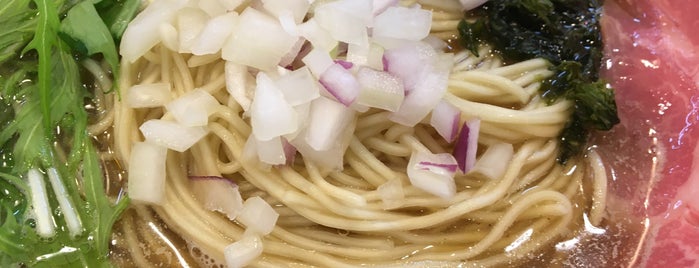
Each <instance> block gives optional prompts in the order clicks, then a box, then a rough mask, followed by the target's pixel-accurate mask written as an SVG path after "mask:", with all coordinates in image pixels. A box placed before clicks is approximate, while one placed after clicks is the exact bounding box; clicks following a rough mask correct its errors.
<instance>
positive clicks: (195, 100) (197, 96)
mask: <svg viewBox="0 0 699 268" xmlns="http://www.w3.org/2000/svg"><path fill="white" fill-rule="evenodd" d="M218 106H219V103H218V101H217V100H216V98H214V96H211V94H209V92H206V91H204V90H202V89H199V88H197V89H194V90H192V91H190V92H188V93H187V94H185V95H182V96H181V97H179V98H177V99H175V100H173V101H172V102H170V103H168V104H167V105H166V106H165V107H166V108H167V111H168V112H170V113H171V114H172V115H173V116H174V117H175V120H177V122H179V123H180V124H182V125H183V126H188V127H196V126H206V124H207V123H208V122H209V115H211V114H213V113H214V112H215V111H216V109H217V108H218Z"/></svg>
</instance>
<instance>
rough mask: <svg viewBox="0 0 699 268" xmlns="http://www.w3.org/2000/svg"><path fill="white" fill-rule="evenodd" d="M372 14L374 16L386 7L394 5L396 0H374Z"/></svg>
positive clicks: (396, 2)
mask: <svg viewBox="0 0 699 268" xmlns="http://www.w3.org/2000/svg"><path fill="white" fill-rule="evenodd" d="M373 2H374V3H373V5H374V6H373V9H372V14H373V15H374V17H376V16H377V15H379V14H381V12H384V11H385V10H386V9H387V8H388V7H392V6H396V5H397V4H398V0H374V1H373Z"/></svg>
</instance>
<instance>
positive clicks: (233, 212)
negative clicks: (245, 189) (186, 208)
mask: <svg viewBox="0 0 699 268" xmlns="http://www.w3.org/2000/svg"><path fill="white" fill-rule="evenodd" d="M189 178H190V180H189V183H190V185H191V186H192V188H191V189H192V192H193V193H194V196H195V197H196V199H197V200H198V201H199V202H200V203H201V204H202V206H204V208H205V209H207V210H210V211H217V212H220V213H223V214H224V215H226V217H227V218H228V219H230V220H235V218H236V217H238V214H240V212H241V211H242V210H243V198H242V197H241V196H240V191H238V186H237V185H236V184H235V183H233V182H232V181H230V180H229V179H226V178H223V177H217V176H190V177H189Z"/></svg>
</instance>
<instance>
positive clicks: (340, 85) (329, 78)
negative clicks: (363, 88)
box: [319, 63, 360, 107]
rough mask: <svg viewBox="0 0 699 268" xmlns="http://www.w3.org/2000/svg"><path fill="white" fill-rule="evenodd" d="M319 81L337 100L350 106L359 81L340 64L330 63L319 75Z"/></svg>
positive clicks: (358, 87) (357, 89) (357, 93)
mask: <svg viewBox="0 0 699 268" xmlns="http://www.w3.org/2000/svg"><path fill="white" fill-rule="evenodd" d="M319 81H320V83H321V84H322V85H323V87H324V88H325V89H326V90H327V91H328V92H329V93H330V94H331V95H332V96H333V97H335V99H336V100H337V101H339V102H340V103H342V104H343V105H345V106H348V107H349V106H350V105H351V104H352V103H353V102H354V101H355V100H356V99H357V96H358V95H359V89H360V86H359V82H358V81H357V78H355V77H354V75H352V73H351V72H350V71H348V70H347V69H345V67H343V66H342V65H341V64H339V63H335V64H333V65H330V67H328V69H327V70H325V72H324V73H323V74H322V75H321V76H320V80H319Z"/></svg>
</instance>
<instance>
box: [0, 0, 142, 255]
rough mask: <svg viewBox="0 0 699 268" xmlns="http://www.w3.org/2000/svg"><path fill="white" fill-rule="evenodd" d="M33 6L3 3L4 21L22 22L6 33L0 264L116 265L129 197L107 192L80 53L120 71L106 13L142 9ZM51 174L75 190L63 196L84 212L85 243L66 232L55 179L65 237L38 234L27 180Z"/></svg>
mask: <svg viewBox="0 0 699 268" xmlns="http://www.w3.org/2000/svg"><path fill="white" fill-rule="evenodd" d="M33 1H34V4H33V5H32V4H31V3H30V1H29V0H0V23H2V24H3V25H7V26H8V27H12V26H17V27H14V30H9V29H8V30H0V191H2V193H3V195H1V196H0V267H12V266H32V267H64V266H69V267H74V266H82V267H101V266H104V265H105V264H108V259H107V253H108V250H109V248H108V246H109V243H108V242H109V237H110V235H111V228H112V225H113V224H114V222H115V221H116V220H117V219H118V217H119V215H120V214H121V212H122V211H123V210H124V209H125V208H126V206H127V204H128V198H126V197H124V198H120V199H119V200H118V201H117V202H116V204H113V203H114V202H113V201H112V200H111V199H110V197H109V196H108V195H107V194H106V193H105V189H104V183H103V180H104V177H103V172H102V169H101V165H100V162H99V158H98V157H97V151H96V150H95V149H94V148H93V146H92V144H91V139H89V134H88V132H87V112H86V111H85V109H84V106H85V103H84V102H85V98H89V97H90V95H91V94H90V92H89V91H88V90H87V88H86V87H84V86H83V84H82V82H81V81H82V78H81V70H80V68H81V67H80V65H79V63H78V60H79V59H78V58H76V57H75V56H74V55H79V54H81V55H83V56H88V55H95V54H97V53H99V54H101V56H102V57H103V58H104V60H105V61H107V62H108V63H109V64H110V65H111V67H112V69H113V70H118V56H117V50H116V46H115V42H114V38H113V36H112V34H111V32H110V30H109V28H108V26H107V25H106V24H105V23H104V22H103V20H102V18H101V16H100V14H102V13H104V12H115V14H122V15H120V17H121V19H122V20H127V19H130V18H132V17H133V14H134V12H135V11H132V12H125V11H122V10H120V8H126V7H127V5H126V4H124V5H121V4H120V3H121V2H116V1H106V0H103V1H101V5H100V7H104V8H95V4H94V2H96V1H66V2H63V1H54V0H33ZM127 2H129V3H130V2H131V1H127ZM5 7H7V8H5ZM124 14H126V15H124ZM128 14H131V15H128ZM60 18H63V20H62V21H61V20H60ZM122 23H123V22H122ZM110 26H112V24H110ZM24 45H26V47H24V50H22V54H23V56H22V57H19V55H18V54H17V52H18V51H19V50H20V49H21V48H22V46H24ZM59 129H60V132H61V133H60V135H59V133H58V131H57V130H59ZM59 150H60V151H61V152H60V153H59ZM63 155H67V157H63ZM51 168H55V169H56V170H57V171H58V173H59V177H60V179H59V184H63V187H64V188H65V190H66V193H65V195H66V196H61V197H65V198H67V200H68V202H70V203H72V205H73V206H74V207H76V208H78V215H77V217H79V219H80V222H82V226H81V227H82V228H83V232H82V234H81V235H78V236H77V237H72V236H71V235H70V233H69V231H68V230H67V228H66V217H68V216H66V215H65V214H64V213H62V212H61V210H60V209H59V208H58V204H57V202H58V201H57V200H58V199H57V197H58V196H56V194H57V193H56V192H54V191H53V189H52V187H51V184H49V183H46V185H47V186H48V188H47V191H48V193H49V205H50V206H52V213H51V214H52V215H49V216H50V217H53V219H54V221H55V224H56V225H57V227H58V228H56V231H57V232H56V234H55V236H54V237H51V238H50V239H45V238H42V237H39V236H38V234H37V233H36V231H35V224H36V223H35V221H34V219H32V211H31V210H32V209H33V208H31V206H30V204H31V200H30V198H31V194H30V193H31V191H32V189H31V188H30V187H29V186H28V183H27V181H26V174H27V171H28V170H29V169H39V170H44V171H46V170H48V169H51ZM76 178H77V179H76Z"/></svg>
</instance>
